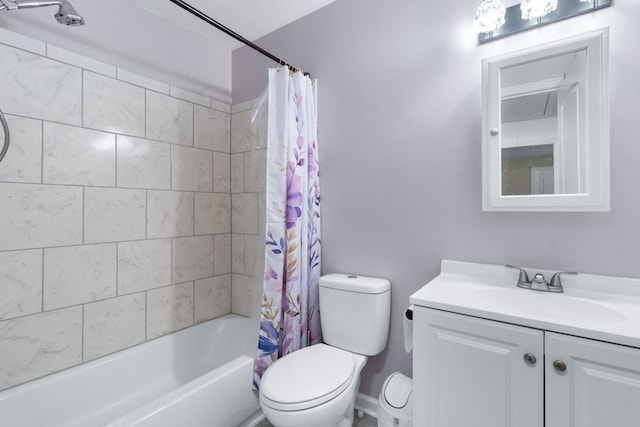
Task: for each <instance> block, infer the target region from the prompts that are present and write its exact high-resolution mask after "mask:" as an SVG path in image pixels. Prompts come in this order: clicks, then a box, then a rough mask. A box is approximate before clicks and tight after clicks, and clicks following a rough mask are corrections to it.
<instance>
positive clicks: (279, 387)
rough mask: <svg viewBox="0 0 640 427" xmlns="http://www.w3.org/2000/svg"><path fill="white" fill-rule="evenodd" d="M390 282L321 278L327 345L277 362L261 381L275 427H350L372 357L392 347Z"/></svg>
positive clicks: (265, 407)
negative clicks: (363, 373) (364, 370)
mask: <svg viewBox="0 0 640 427" xmlns="http://www.w3.org/2000/svg"><path fill="white" fill-rule="evenodd" d="M390 309H391V283H390V282H389V281H388V280H385V279H375V278H371V277H362V276H352V275H345V274H328V275H325V276H322V277H321V278H320V322H321V326H322V335H323V337H324V342H325V344H316V345H313V346H311V347H306V348H304V349H302V350H299V351H296V352H294V353H291V354H289V355H287V356H285V357H283V358H282V359H279V360H278V361H276V362H275V363H274V364H273V365H271V366H270V367H269V368H268V369H267V370H266V372H265V373H264V375H263V377H262V380H261V381H260V406H261V407H262V412H264V414H265V415H266V416H267V418H268V419H269V421H270V422H271V423H272V424H273V425H275V426H276V427H302V426H304V427H334V426H335V427H351V425H352V423H353V407H354V403H355V400H356V394H357V392H358V388H359V386H360V372H361V371H362V368H363V367H364V365H365V364H366V363H367V356H375V355H376V354H379V353H380V352H381V351H382V350H383V349H384V348H385V346H386V344H387V337H388V334H389V315H390Z"/></svg>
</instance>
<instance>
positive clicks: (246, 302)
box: [231, 274, 257, 316]
mask: <svg viewBox="0 0 640 427" xmlns="http://www.w3.org/2000/svg"><path fill="white" fill-rule="evenodd" d="M253 288H254V287H253V286H251V280H250V278H249V277H248V276H244V275H242V274H234V275H233V278H232V286H231V312H232V313H236V314H240V315H242V316H250V315H251V314H252V311H253V310H252V305H253V304H252V302H253V300H254V294H255V292H257V290H254V289H253Z"/></svg>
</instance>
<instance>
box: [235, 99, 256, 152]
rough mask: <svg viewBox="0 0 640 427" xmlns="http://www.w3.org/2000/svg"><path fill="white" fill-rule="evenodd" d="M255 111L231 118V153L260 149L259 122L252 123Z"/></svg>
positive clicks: (238, 114) (241, 113)
mask: <svg viewBox="0 0 640 427" xmlns="http://www.w3.org/2000/svg"><path fill="white" fill-rule="evenodd" d="M252 117H253V110H247V111H242V112H240V113H235V114H233V115H232V116H231V152H232V153H243V152H245V151H249V150H254V149H256V148H257V147H258V122H257V120H256V121H254V122H251V118H252Z"/></svg>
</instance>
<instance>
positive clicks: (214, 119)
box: [193, 105, 231, 153]
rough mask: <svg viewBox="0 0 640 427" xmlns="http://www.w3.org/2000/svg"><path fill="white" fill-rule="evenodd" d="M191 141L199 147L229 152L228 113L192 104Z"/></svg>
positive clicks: (229, 131)
mask: <svg viewBox="0 0 640 427" xmlns="http://www.w3.org/2000/svg"><path fill="white" fill-rule="evenodd" d="M193 142H194V145H195V146H196V147H199V148H206V149H207V150H214V151H220V152H223V153H229V152H230V150H231V118H230V115H229V114H227V113H223V112H222V111H218V110H213V109H211V108H206V107H202V106H200V105H194V110H193Z"/></svg>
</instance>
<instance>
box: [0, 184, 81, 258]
mask: <svg viewBox="0 0 640 427" xmlns="http://www.w3.org/2000/svg"><path fill="white" fill-rule="evenodd" d="M0 206H2V209H0V236H2V238H0V250H14V249H27V248H41V247H46V246H62V245H78V244H81V243H82V187H65V186H60V185H56V186H49V185H36V184H2V183H0Z"/></svg>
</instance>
